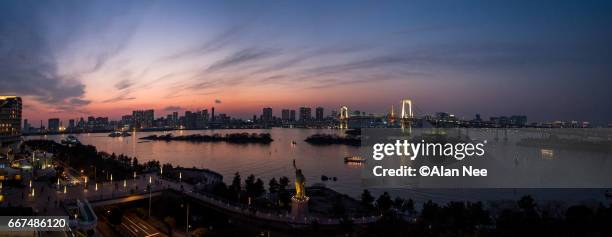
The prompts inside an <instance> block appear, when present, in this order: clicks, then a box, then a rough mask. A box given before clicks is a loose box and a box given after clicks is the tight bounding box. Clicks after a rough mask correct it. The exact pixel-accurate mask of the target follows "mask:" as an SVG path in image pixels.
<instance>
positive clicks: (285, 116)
mask: <svg viewBox="0 0 612 237" xmlns="http://www.w3.org/2000/svg"><path fill="white" fill-rule="evenodd" d="M289 118H290V115H289V110H288V109H283V110H282V112H281V119H282V120H283V122H287V121H289Z"/></svg>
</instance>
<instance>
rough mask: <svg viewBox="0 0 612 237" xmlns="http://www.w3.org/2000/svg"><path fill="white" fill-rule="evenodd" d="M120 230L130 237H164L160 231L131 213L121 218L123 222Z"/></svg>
mask: <svg viewBox="0 0 612 237" xmlns="http://www.w3.org/2000/svg"><path fill="white" fill-rule="evenodd" d="M120 229H121V230H122V231H121V232H123V233H129V235H130V236H133V237H153V236H156V237H158V236H159V237H166V236H167V235H165V234H164V233H161V231H160V230H158V229H157V228H155V227H154V226H152V225H151V224H149V223H148V222H146V221H144V220H143V219H141V218H140V217H138V216H137V215H134V214H132V213H129V214H126V215H125V216H123V221H121V226H120Z"/></svg>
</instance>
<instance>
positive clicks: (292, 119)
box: [289, 109, 295, 122]
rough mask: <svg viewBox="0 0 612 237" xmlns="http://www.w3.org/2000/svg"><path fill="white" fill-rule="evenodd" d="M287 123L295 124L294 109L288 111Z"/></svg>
mask: <svg viewBox="0 0 612 237" xmlns="http://www.w3.org/2000/svg"><path fill="white" fill-rule="evenodd" d="M289 121H291V122H295V110H294V109H292V110H291V111H289Z"/></svg>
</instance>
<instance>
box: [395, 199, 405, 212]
mask: <svg viewBox="0 0 612 237" xmlns="http://www.w3.org/2000/svg"><path fill="white" fill-rule="evenodd" d="M404 202H405V200H404V199H403V198H401V197H396V198H395V200H393V207H394V208H395V209H397V210H400V211H401V210H402V206H404Z"/></svg>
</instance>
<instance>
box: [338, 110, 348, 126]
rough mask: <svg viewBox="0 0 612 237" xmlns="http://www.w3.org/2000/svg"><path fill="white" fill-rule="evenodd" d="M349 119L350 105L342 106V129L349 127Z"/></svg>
mask: <svg viewBox="0 0 612 237" xmlns="http://www.w3.org/2000/svg"><path fill="white" fill-rule="evenodd" d="M348 119H349V112H348V107H346V106H342V107H341V108H340V129H347V128H348Z"/></svg>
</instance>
